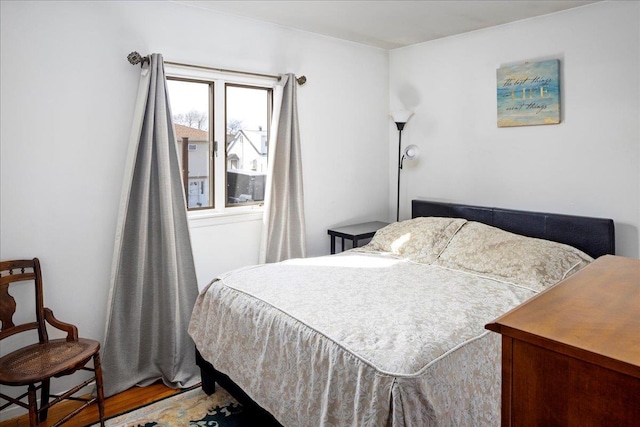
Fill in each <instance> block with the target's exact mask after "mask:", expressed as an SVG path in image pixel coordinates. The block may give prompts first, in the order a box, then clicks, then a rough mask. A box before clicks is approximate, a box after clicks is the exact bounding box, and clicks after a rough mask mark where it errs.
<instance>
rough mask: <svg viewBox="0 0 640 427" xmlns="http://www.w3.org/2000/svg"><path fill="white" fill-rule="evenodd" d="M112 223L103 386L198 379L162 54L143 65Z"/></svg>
mask: <svg viewBox="0 0 640 427" xmlns="http://www.w3.org/2000/svg"><path fill="white" fill-rule="evenodd" d="M133 121H134V123H133V126H132V130H131V140H130V148H129V156H128V159H127V165H126V166H125V178H124V182H123V191H122V198H121V202H120V215H119V219H118V224H117V228H116V242H115V248H114V257H113V268H112V274H111V290H110V295H109V306H108V308H107V312H108V315H107V316H108V317H107V329H106V338H105V343H104V347H103V350H102V369H103V375H104V392H105V395H107V396H110V395H113V394H115V393H118V392H120V391H122V390H125V389H128V388H130V387H132V386H134V385H141V386H142V385H148V384H150V383H152V382H155V381H157V380H159V379H160V380H162V381H163V382H164V383H165V384H166V385H168V386H170V387H173V388H179V387H186V386H189V385H193V384H195V383H197V382H198V381H199V376H198V370H197V368H196V365H195V354H194V353H195V350H194V344H193V342H192V341H191V338H190V337H189V335H188V334H187V326H188V322H189V318H190V315H191V310H192V309H193V305H194V303H195V299H196V297H197V293H198V286H197V281H196V274H195V267H194V262H193V254H192V252H191V242H190V237H189V229H188V223H187V213H186V205H185V196H184V190H183V186H182V180H181V177H180V165H179V161H178V153H177V147H176V142H175V141H176V139H175V134H174V129H173V120H172V118H171V111H170V108H169V101H168V96H167V89H166V80H165V75H164V63H163V61H162V55H159V54H153V55H150V63H146V64H145V65H144V66H143V67H142V73H141V77H140V85H139V89H138V99H137V103H136V108H135V114H134V120H133Z"/></svg>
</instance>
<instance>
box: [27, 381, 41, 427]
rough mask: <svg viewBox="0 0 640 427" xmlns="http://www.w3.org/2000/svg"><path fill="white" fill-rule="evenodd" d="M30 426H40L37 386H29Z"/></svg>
mask: <svg viewBox="0 0 640 427" xmlns="http://www.w3.org/2000/svg"><path fill="white" fill-rule="evenodd" d="M28 399H29V425H30V426H31V427H37V426H39V425H40V422H39V421H38V397H37V396H36V386H35V385H33V384H29V392H28Z"/></svg>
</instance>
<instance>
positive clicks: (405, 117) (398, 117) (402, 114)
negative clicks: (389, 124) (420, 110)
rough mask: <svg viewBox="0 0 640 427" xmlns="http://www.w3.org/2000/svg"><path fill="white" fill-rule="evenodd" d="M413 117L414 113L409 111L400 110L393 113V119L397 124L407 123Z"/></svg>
mask: <svg viewBox="0 0 640 427" xmlns="http://www.w3.org/2000/svg"><path fill="white" fill-rule="evenodd" d="M411 116H413V111H409V110H398V111H394V112H392V113H391V117H392V118H393V121H394V122H396V123H407V122H408V121H409V118H410V117H411Z"/></svg>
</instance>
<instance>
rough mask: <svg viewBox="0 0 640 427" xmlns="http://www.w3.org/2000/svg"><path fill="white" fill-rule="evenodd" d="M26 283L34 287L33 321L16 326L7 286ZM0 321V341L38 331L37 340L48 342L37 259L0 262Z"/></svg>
mask: <svg viewBox="0 0 640 427" xmlns="http://www.w3.org/2000/svg"><path fill="white" fill-rule="evenodd" d="M28 282H31V283H32V284H33V285H34V286H35V298H36V304H35V306H36V313H35V314H36V315H35V321H31V322H27V323H20V324H18V325H16V324H14V319H13V315H14V314H15V312H16V300H15V298H14V297H13V296H11V294H10V293H9V286H10V285H14V286H16V285H18V284H20V285H21V286H22V285H24V284H25V283H28ZM32 319H33V318H32ZM0 321H1V322H2V327H1V329H0V340H2V339H4V338H7V337H10V336H11V335H15V334H17V333H20V332H24V331H29V330H33V329H37V330H38V339H39V340H40V342H41V343H42V342H47V341H48V340H49V338H48V336H47V328H46V327H45V314H44V301H43V292H42V273H41V270H40V261H39V260H38V258H34V259H32V260H14V261H2V262H0Z"/></svg>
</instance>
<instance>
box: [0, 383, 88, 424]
mask: <svg viewBox="0 0 640 427" xmlns="http://www.w3.org/2000/svg"><path fill="white" fill-rule="evenodd" d="M95 385H96V382H95V381H92V382H90V383H89V384H87V385H86V386H84V387H82V388H81V389H80V390H78V392H77V393H76V395H80V396H84V395H87V394H91V393H92V392H93V389H94V388H95ZM11 388H15V389H16V390H18V389H19V388H20V387H11ZM25 391H26V389H25ZM62 393H64V392H58V394H62ZM38 398H40V393H38ZM27 413H29V411H27V410H26V409H25V408H23V407H21V406H18V405H11V406H9V407H7V408H6V409H3V410H2V411H0V422H4V421H8V420H10V419H13V418H17V417H20V416H22V415H25V414H27Z"/></svg>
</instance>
